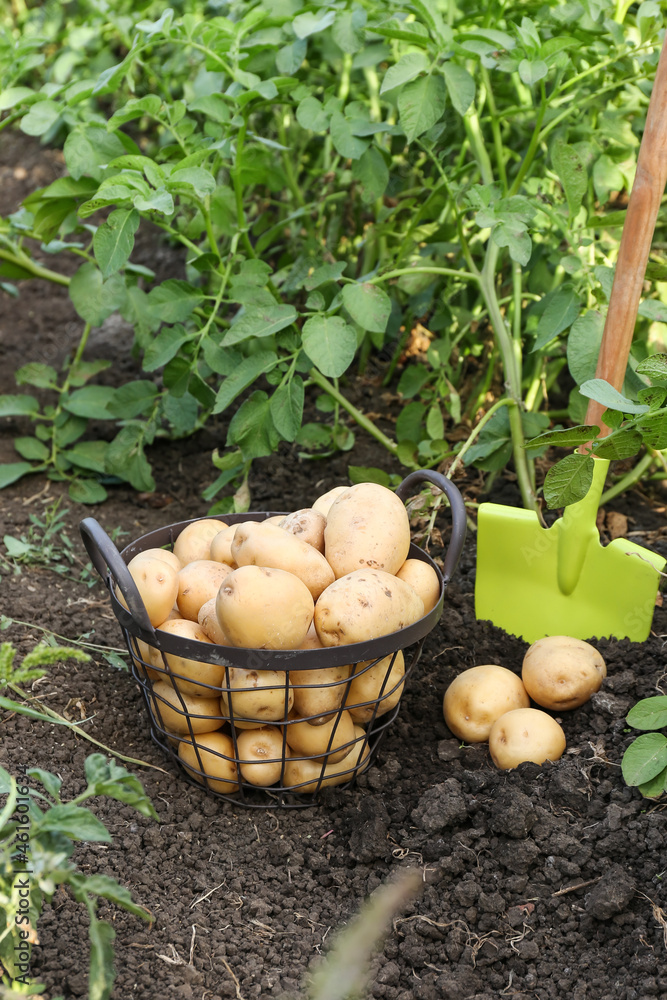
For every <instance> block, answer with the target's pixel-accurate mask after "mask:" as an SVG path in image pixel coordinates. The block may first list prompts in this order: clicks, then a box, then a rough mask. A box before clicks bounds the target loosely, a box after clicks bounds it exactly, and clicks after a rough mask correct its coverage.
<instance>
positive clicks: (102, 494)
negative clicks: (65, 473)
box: [68, 479, 107, 504]
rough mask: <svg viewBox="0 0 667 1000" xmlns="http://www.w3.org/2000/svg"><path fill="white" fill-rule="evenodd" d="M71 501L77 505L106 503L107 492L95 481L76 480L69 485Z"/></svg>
mask: <svg viewBox="0 0 667 1000" xmlns="http://www.w3.org/2000/svg"><path fill="white" fill-rule="evenodd" d="M68 492H69V497H70V500H74V502H75V503H87V504H94V503H104V501H105V500H106V498H107V491H106V490H105V489H104V487H103V486H102V484H101V483H98V482H97V480H95V479H75V480H74V482H72V483H70V485H69V491H68Z"/></svg>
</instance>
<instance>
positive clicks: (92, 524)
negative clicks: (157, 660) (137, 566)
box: [79, 517, 155, 642]
mask: <svg viewBox="0 0 667 1000" xmlns="http://www.w3.org/2000/svg"><path fill="white" fill-rule="evenodd" d="M79 531H80V532H81V538H82V540H83V544H84V545H85V547H86V552H87V553H88V555H89V556H90V561H91V562H92V564H93V566H94V567H95V569H96V570H97V572H98V573H99V575H100V576H101V578H102V581H103V583H105V584H106V585H107V586H109V581H108V576H107V571H108V572H110V573H111V576H112V577H113V579H114V581H115V582H116V583H117V584H118V586H119V587H120V591H121V593H122V595H123V597H124V598H125V600H126V601H127V607H128V608H129V611H127V610H126V609H125V608H123V607H122V605H121V607H120V608H119V612H120V611H123V612H124V613H125V615H127V623H125V624H129V621H130V620H132V622H134V624H135V625H138V626H139V628H140V629H141V631H142V632H145V633H146V634H147V636H148V638H149V639H150V640H151V641H153V642H154V641H155V629H154V628H153V626H152V625H151V622H150V619H149V617H148V612H147V611H146V605H145V604H144V602H143V601H142V599H141V594H140V593H139V591H138V589H137V585H136V583H135V582H134V580H133V579H132V576H131V575H130V572H129V570H128V568H127V565H126V564H125V562H124V560H123V559H122V557H121V554H120V552H119V551H118V549H117V548H116V545H115V544H114V542H112V541H111V539H110V538H109V536H108V535H107V533H106V531H105V530H104V528H103V527H102V525H101V524H100V523H99V521H96V520H95V518H94V517H86V518H84V520H83V521H81V523H80V524H79ZM109 589H110V590H111V587H110V586H109ZM121 624H123V623H122V622H121Z"/></svg>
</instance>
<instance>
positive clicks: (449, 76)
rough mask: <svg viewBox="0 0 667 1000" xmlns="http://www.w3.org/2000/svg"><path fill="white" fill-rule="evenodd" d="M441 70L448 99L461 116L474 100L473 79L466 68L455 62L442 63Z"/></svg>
mask: <svg viewBox="0 0 667 1000" xmlns="http://www.w3.org/2000/svg"><path fill="white" fill-rule="evenodd" d="M442 72H443V75H444V77H445V83H446V84H447V92H448V94H449V99H450V101H451V102H452V105H453V107H454V108H455V110H456V111H458V113H459V114H460V115H461V116H463V115H464V114H465V113H466V111H467V110H468V108H469V107H470V105H471V104H472V102H473V101H474V100H475V81H474V80H473V78H472V77H471V75H470V73H469V72H468V70H467V69H465V68H464V67H463V66H459V65H458V64H457V63H453V62H446V63H443V65H442Z"/></svg>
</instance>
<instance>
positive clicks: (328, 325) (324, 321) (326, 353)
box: [301, 285, 374, 378]
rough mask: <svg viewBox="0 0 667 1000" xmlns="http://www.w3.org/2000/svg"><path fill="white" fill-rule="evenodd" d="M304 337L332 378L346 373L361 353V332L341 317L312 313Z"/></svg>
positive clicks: (308, 350)
mask: <svg viewBox="0 0 667 1000" xmlns="http://www.w3.org/2000/svg"><path fill="white" fill-rule="evenodd" d="M345 287H346V288H352V287H354V286H352V285H346V286H345ZM371 287H374V286H371ZM301 337H302V342H303V349H304V351H305V352H306V354H307V355H308V357H309V358H310V360H311V361H312V362H313V364H314V365H315V366H316V367H317V368H319V370H320V371H321V372H322V374H323V375H326V376H327V377H329V378H338V377H339V376H340V375H343V374H344V372H346V371H347V369H348V368H349V366H350V365H351V364H352V361H353V360H354V355H355V354H356V352H357V335H356V333H355V332H354V330H353V329H352V327H351V326H348V324H347V323H346V322H345V320H344V319H343V318H342V317H341V316H325V315H324V314H320V315H319V316H311V317H310V319H307V320H306V322H305V323H304V324H303V329H302V331H301Z"/></svg>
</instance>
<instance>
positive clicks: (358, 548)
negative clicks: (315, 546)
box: [324, 483, 410, 580]
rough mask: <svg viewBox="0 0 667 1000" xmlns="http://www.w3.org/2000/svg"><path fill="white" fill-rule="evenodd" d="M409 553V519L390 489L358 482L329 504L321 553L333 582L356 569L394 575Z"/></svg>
mask: <svg viewBox="0 0 667 1000" xmlns="http://www.w3.org/2000/svg"><path fill="white" fill-rule="evenodd" d="M409 550H410V519H409V518H408V513H407V511H406V509H405V506H404V505H403V502H402V501H401V500H400V499H399V498H398V497H397V496H396V494H395V493H394V492H392V490H389V489H387V488H386V487H385V486H379V485H378V484H377V483H359V484H358V485H356V486H351V487H350V488H349V489H348V490H346V491H345V492H344V493H341V494H340V496H338V497H337V498H336V499H335V500H334V502H333V503H332V505H331V508H330V510H329V513H328V514H327V523H326V527H325V529H324V554H325V556H326V558H327V562H328V563H329V565H330V566H331V568H332V569H333V571H334V573H335V575H336V579H337V580H338V579H340V578H341V577H343V576H347V574H348V573H353V572H354V571H355V570H359V569H366V568H367V569H375V570H382V571H383V572H385V573H391V574H392V575H395V574H396V573H397V572H398V570H399V569H400V568H401V566H402V565H403V563H404V562H405V560H406V559H407V557H408V552H409Z"/></svg>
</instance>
